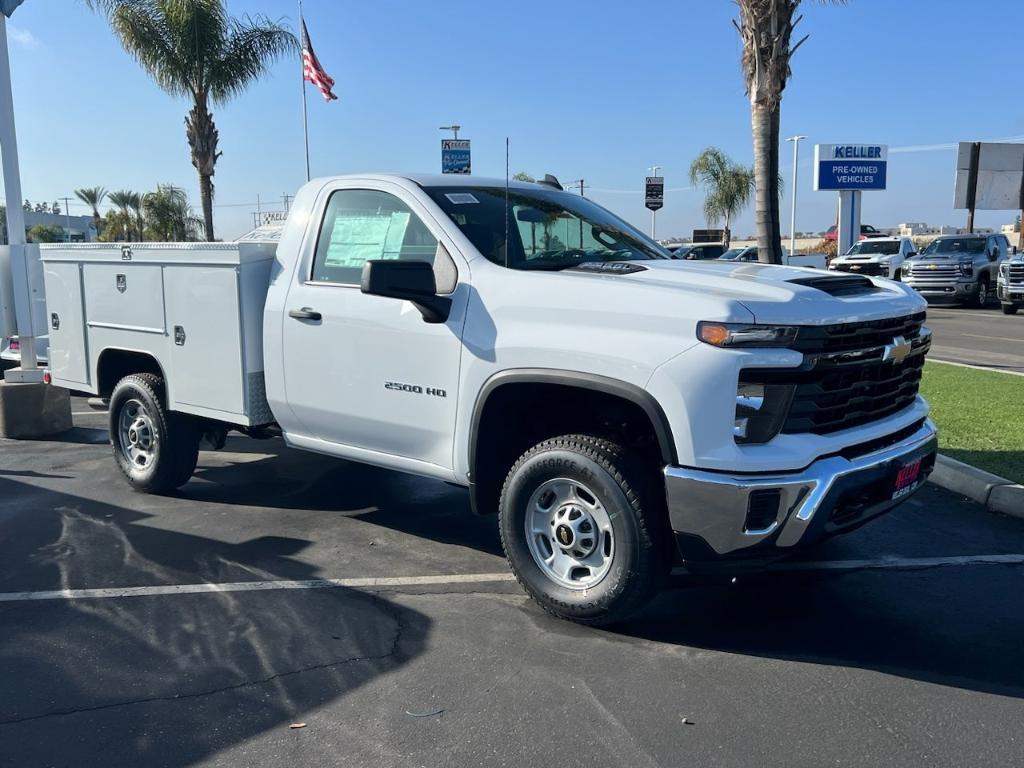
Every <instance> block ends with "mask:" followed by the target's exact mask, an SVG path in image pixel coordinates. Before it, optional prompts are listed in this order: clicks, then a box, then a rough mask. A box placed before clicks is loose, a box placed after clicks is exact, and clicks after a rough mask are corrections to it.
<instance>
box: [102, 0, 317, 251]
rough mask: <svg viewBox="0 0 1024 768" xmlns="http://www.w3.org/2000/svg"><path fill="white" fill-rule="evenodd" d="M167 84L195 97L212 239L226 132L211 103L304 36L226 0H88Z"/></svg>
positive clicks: (193, 128)
mask: <svg viewBox="0 0 1024 768" xmlns="http://www.w3.org/2000/svg"><path fill="white" fill-rule="evenodd" d="M87 2H89V4H90V5H91V6H93V7H96V8H99V9H101V10H102V11H103V12H104V13H106V15H107V16H108V17H109V19H110V23H111V26H112V27H113V29H114V33H115V34H116V35H117V37H118V38H119V39H120V41H121V45H123V46H124V48H125V50H126V51H128V53H130V54H131V55H132V56H134V57H135V59H136V60H137V61H138V62H139V64H141V65H142V67H143V69H145V70H146V71H147V72H148V73H149V75H150V76H151V77H152V78H153V80H154V81H156V84H157V85H158V86H160V88H162V89H163V90H164V91H166V92H167V93H169V94H171V95H172V96H184V97H186V98H189V99H191V100H192V109H191V111H189V113H188V116H187V117H186V118H185V136H186V138H187V139H188V145H189V148H190V149H191V153H192V165H193V166H195V168H196V171H198V173H199V194H200V198H201V200H202V205H203V220H204V223H205V230H206V239H207V240H213V174H214V170H215V167H216V164H217V158H219V157H220V155H221V153H220V152H218V151H217V142H218V139H219V135H218V132H217V127H216V126H215V125H214V122H213V115H212V114H211V113H210V104H211V103H212V104H216V105H223V104H225V103H227V102H228V101H230V100H231V98H232V97H234V96H237V95H239V94H240V93H242V91H244V90H245V88H246V86H248V85H249V84H250V83H251V82H253V81H254V80H255V79H256V78H258V77H259V76H260V75H262V74H264V73H265V72H266V71H267V70H268V69H269V67H270V64H271V62H273V61H274V60H275V59H277V58H278V57H279V56H281V55H283V54H285V53H288V52H290V51H296V50H298V42H297V41H296V39H295V35H293V34H292V33H291V32H290V31H289V30H288V29H287V28H286V27H284V26H282V25H281V24H279V23H276V22H272V21H270V20H269V19H267V18H266V17H264V16H257V17H252V18H250V17H246V19H245V20H244V21H243V20H239V19H235V18H232V17H231V16H228V14H227V11H226V10H225V8H224V4H223V2H222V0H87Z"/></svg>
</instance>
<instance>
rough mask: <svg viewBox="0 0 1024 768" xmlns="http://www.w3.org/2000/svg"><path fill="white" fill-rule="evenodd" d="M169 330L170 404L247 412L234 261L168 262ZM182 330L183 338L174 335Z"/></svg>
mask: <svg viewBox="0 0 1024 768" xmlns="http://www.w3.org/2000/svg"><path fill="white" fill-rule="evenodd" d="M164 289H165V291H166V295H167V332H168V334H169V336H170V338H171V339H172V343H171V345H170V349H171V367H172V369H173V373H172V374H171V376H170V380H171V382H173V389H172V391H170V392H169V395H170V397H171V400H172V407H173V405H175V404H187V405H194V406H200V407H202V408H209V409H213V410H217V411H223V412H225V413H229V414H244V413H245V412H246V410H247V408H246V404H245V388H244V380H245V376H244V372H243V370H242V339H241V329H240V317H239V307H238V273H237V271H236V269H235V267H234V266H210V267H204V266H198V265H197V266H191V265H189V266H185V265H182V266H177V265H175V266H168V267H166V268H165V272H164ZM177 326H180V327H181V329H182V330H183V331H184V334H185V338H184V344H179V343H178V339H176V338H175V331H176V327H177Z"/></svg>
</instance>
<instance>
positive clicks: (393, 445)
mask: <svg viewBox="0 0 1024 768" xmlns="http://www.w3.org/2000/svg"><path fill="white" fill-rule="evenodd" d="M324 196H326V200H324V199H321V200H320V201H318V204H317V206H316V208H315V209H314V210H316V211H319V212H320V216H321V221H320V226H319V236H318V238H317V240H316V243H315V246H313V247H311V248H310V249H309V250H310V252H309V253H307V254H306V258H305V259H303V260H302V263H300V265H299V267H298V269H297V271H296V274H295V275H294V276H293V279H292V282H291V284H290V286H289V290H288V297H287V303H286V306H285V309H286V311H285V316H284V318H283V321H282V322H283V335H282V339H283V349H284V352H283V355H284V360H285V371H284V376H285V390H286V392H287V396H288V400H289V404H290V405H291V407H292V410H293V412H294V414H295V416H296V418H297V419H298V420H299V421H300V422H301V423H302V424H303V426H304V428H305V432H306V433H307V434H308V435H309V436H311V437H315V438H318V439H319V440H322V441H324V442H326V443H329V444H331V445H333V446H335V448H336V449H337V450H336V451H333V452H336V453H339V454H340V455H353V456H356V457H358V458H362V459H364V460H371V461H372V460H374V458H373V456H372V455H369V454H367V453H366V452H373V453H375V454H380V456H379V457H378V463H383V464H389V463H394V462H391V461H388V460H386V459H387V457H391V458H394V457H399V458H401V459H411V460H413V461H416V462H426V463H429V464H432V465H435V466H437V467H442V468H448V469H450V468H451V466H452V447H453V434H454V431H455V412H456V403H457V400H458V383H459V365H460V360H461V355H462V340H461V335H462V327H463V321H464V318H465V307H466V291H467V290H468V288H467V286H466V285H464V284H461V283H459V274H460V269H461V270H462V272H463V273H464V272H465V269H466V268H465V264H464V263H461V262H460V263H459V264H457V263H456V261H455V259H453V257H452V256H451V255H450V253H449V251H448V249H447V248H446V247H445V246H444V245H443V244H442V242H441V237H442V236H443V233H442V231H441V229H440V227H439V226H438V225H437V222H436V221H434V220H433V218H432V217H431V216H430V215H429V213H428V212H427V211H426V210H425V209H424V208H423V206H422V204H421V203H420V202H419V201H417V200H415V199H414V198H413V197H412V196H411V195H409V194H408V192H407V191H405V190H402V189H400V188H396V189H395V190H393V191H385V190H383V189H366V188H359V189H356V188H341V189H333V190H328V191H327V192H325V193H324ZM370 259H412V260H420V261H427V262H429V263H431V264H433V265H434V271H435V279H436V282H437V285H438V293H439V294H443V295H449V296H451V297H452V309H451V314H450V315H449V317H448V320H447V322H445V323H436V324H431V323H427V322H425V321H424V320H423V317H422V316H421V315H420V313H419V311H418V310H417V309H416V308H415V307H414V306H413V305H412V304H410V303H409V302H407V301H400V300H397V299H390V298H384V297H380V296H370V295H367V294H364V293H362V292H361V291H360V289H359V283H360V276H361V272H362V267H363V264H365V263H366V261H368V260H370Z"/></svg>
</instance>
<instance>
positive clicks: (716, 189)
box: [690, 147, 754, 248]
mask: <svg viewBox="0 0 1024 768" xmlns="http://www.w3.org/2000/svg"><path fill="white" fill-rule="evenodd" d="M690 183H691V184H693V185H695V186H698V185H699V186H701V187H704V218H705V219H707V222H708V226H709V227H714V226H716V225H717V224H718V222H719V221H722V220H724V221H725V237H724V238H723V241H724V243H725V247H726V248H728V247H729V241H730V240H731V239H732V230H731V229H730V228H729V225H730V224H731V223H732V219H733V217H734V216H736V215H738V214H739V212H740V211H742V210H743V209H744V208H746V207H747V205H748V204H749V203H750V196H751V195H752V194H753V192H754V172H753V171H752V170H751V169H750V168H748V167H747V166H745V165H740V164H739V163H735V162H733V161H732V160H731V159H730V158H729V156H728V155H726V154H725V153H724V152H723V151H722V150H720V149H718V148H717V147H708V148H707V149H705V150H704V151H703V152H701V153H700V154H699V155H697V157H696V159H694V161H693V162H692V163H691V164H690Z"/></svg>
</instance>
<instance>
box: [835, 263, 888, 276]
mask: <svg viewBox="0 0 1024 768" xmlns="http://www.w3.org/2000/svg"><path fill="white" fill-rule="evenodd" d="M835 268H836V270H837V271H839V272H852V273H854V274H857V275H873V276H875V277H888V276H889V267H888V266H886V265H885V264H879V263H877V262H876V263H874V264H836V265H835Z"/></svg>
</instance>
